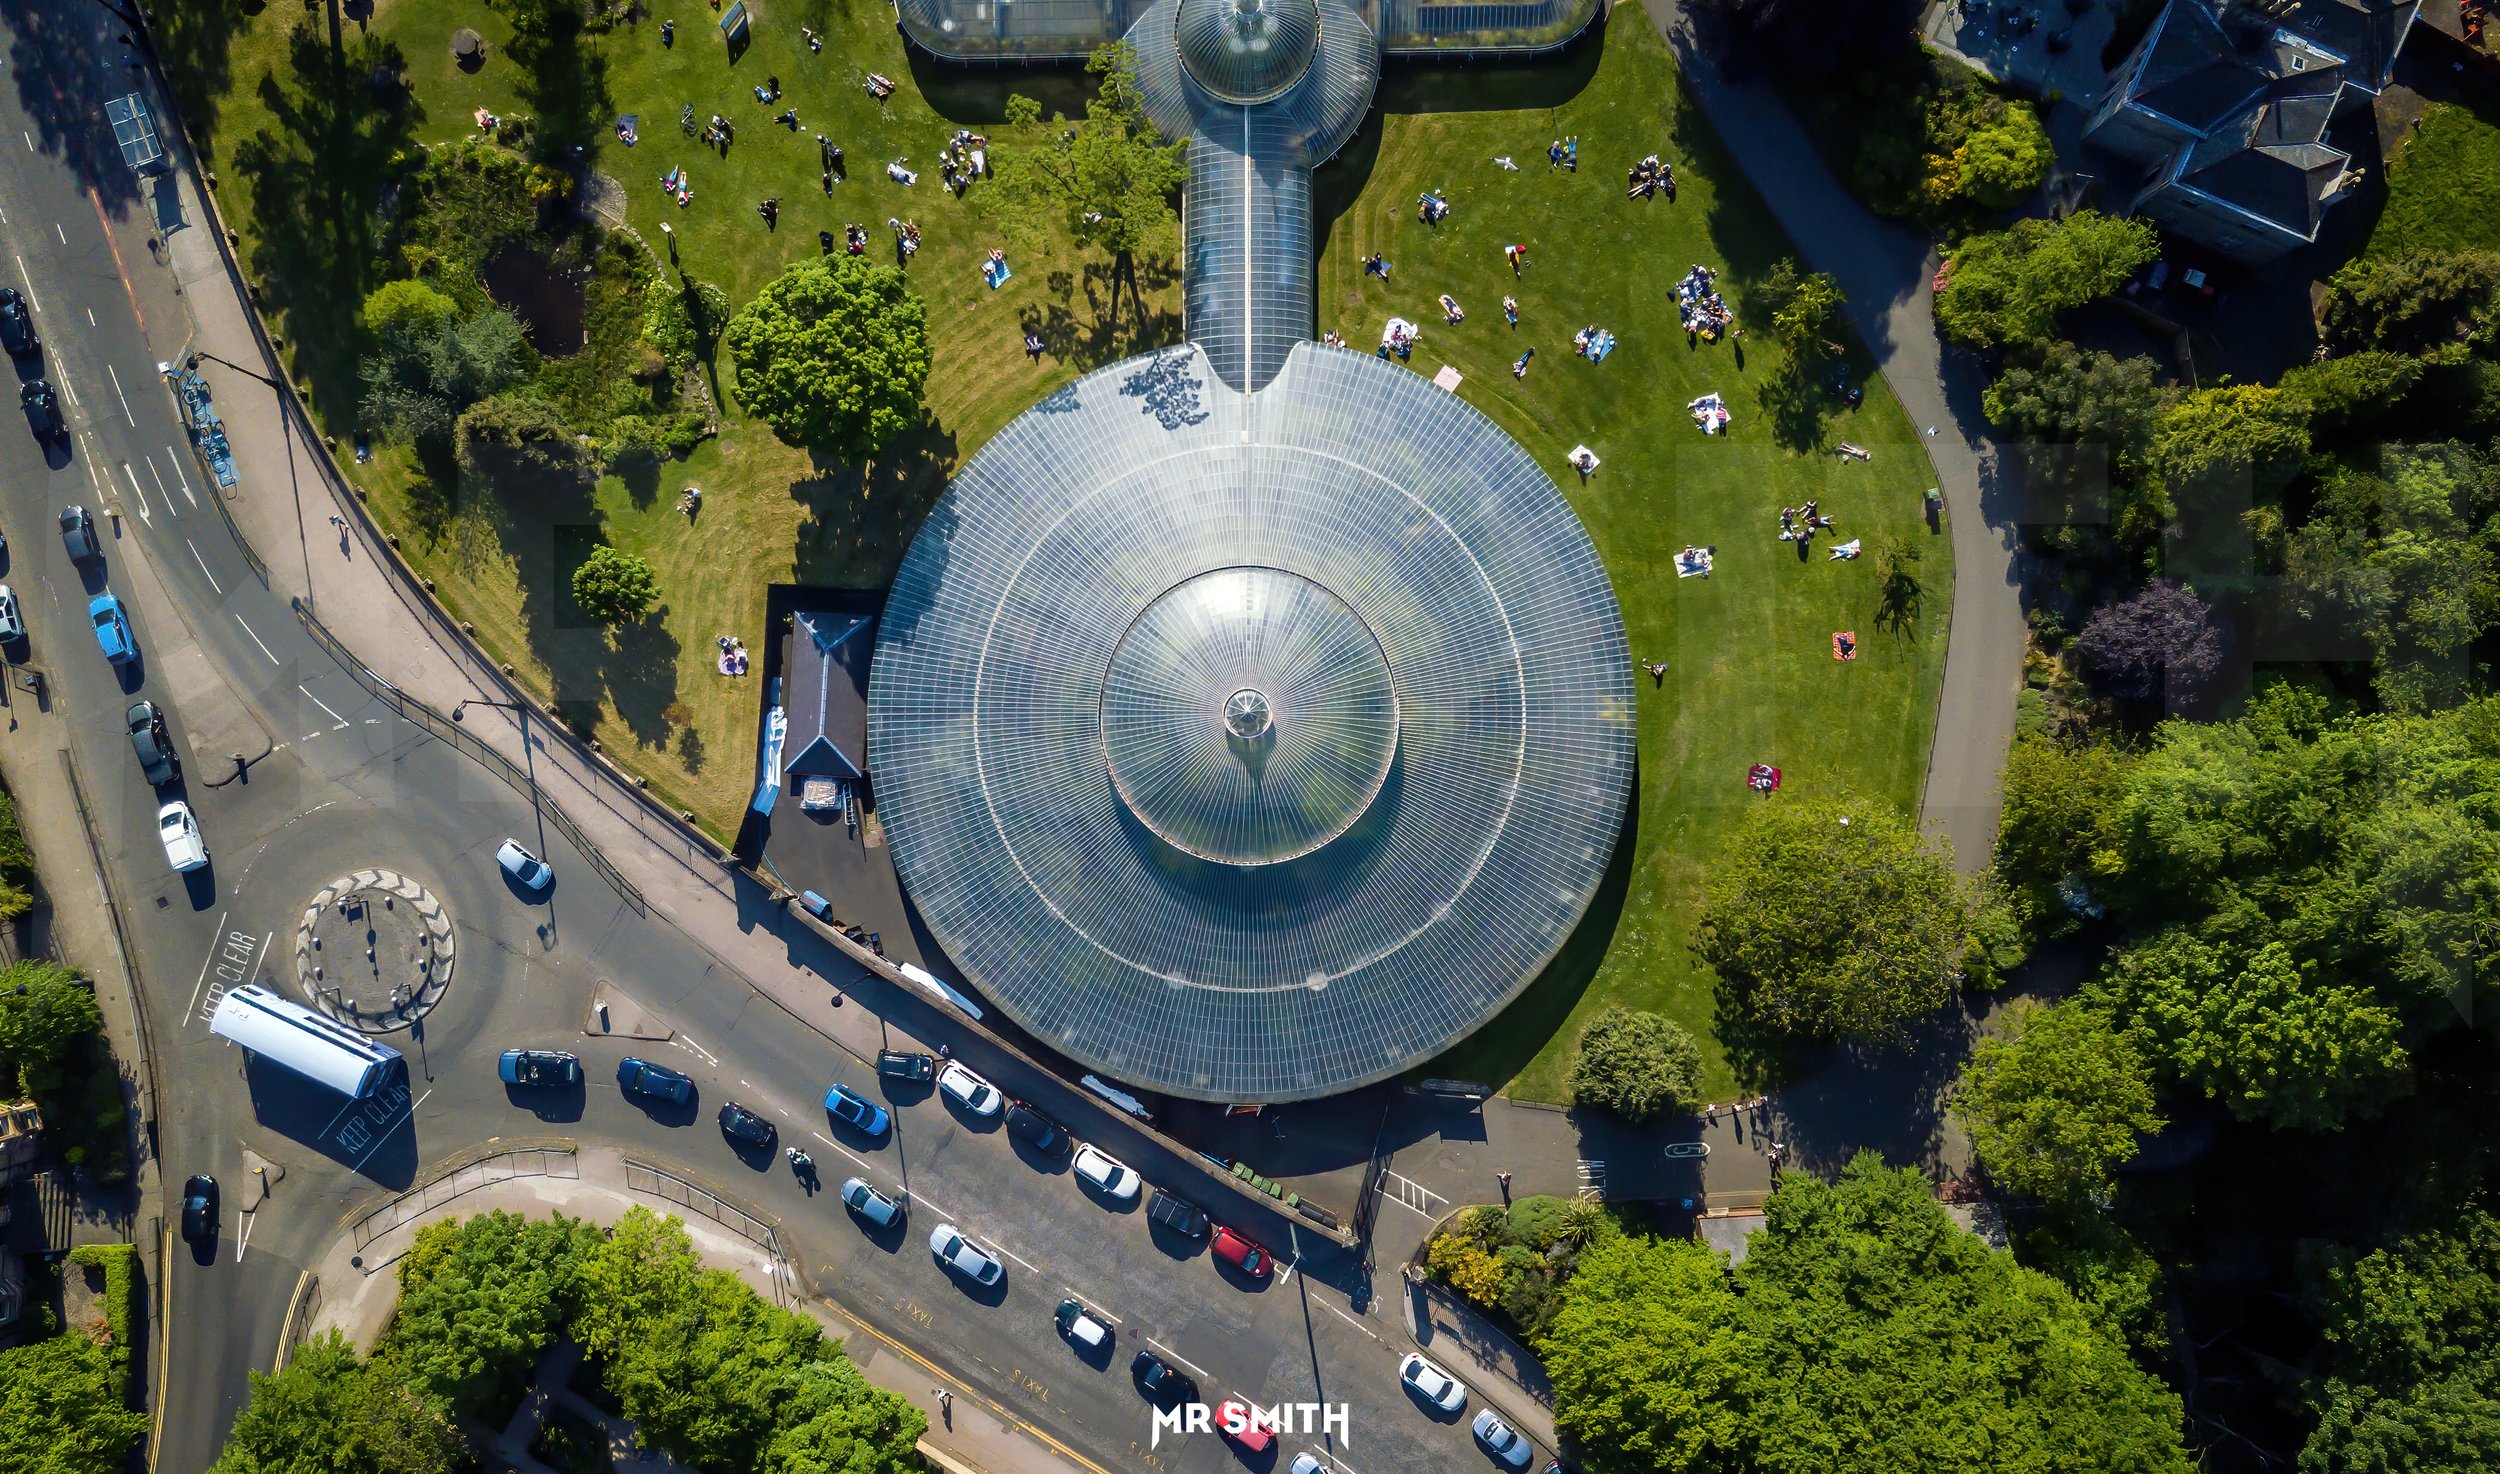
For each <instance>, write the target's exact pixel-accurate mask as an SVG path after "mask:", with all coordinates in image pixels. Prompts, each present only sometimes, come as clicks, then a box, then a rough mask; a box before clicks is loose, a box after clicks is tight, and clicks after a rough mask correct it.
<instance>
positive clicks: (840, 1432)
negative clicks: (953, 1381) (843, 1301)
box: [757, 1360, 929, 1474]
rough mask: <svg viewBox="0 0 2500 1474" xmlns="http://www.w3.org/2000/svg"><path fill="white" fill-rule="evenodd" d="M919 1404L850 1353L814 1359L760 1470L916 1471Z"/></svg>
mask: <svg viewBox="0 0 2500 1474" xmlns="http://www.w3.org/2000/svg"><path fill="white" fill-rule="evenodd" d="M927 1431H929V1420H928V1419H927V1418H925V1417H923V1416H921V1412H920V1409H918V1408H916V1407H913V1406H912V1405H911V1404H910V1403H908V1402H905V1401H904V1400H903V1399H902V1398H900V1397H898V1396H896V1395H895V1394H893V1393H891V1392H887V1391H884V1390H883V1389H881V1388H876V1387H871V1386H869V1385H868V1381H867V1379H866V1378H864V1377H862V1376H861V1375H860V1374H859V1371H858V1369H857V1368H855V1367H853V1366H852V1365H851V1364H850V1363H849V1362H848V1361H844V1360H825V1361H818V1362H812V1363H810V1364H809V1365H808V1366H807V1367H806V1368H805V1369H804V1370H802V1371H801V1372H800V1373H799V1374H798V1376H797V1378H796V1379H795V1384H794V1385H793V1386H792V1388H791V1389H790V1393H789V1397H788V1400H787V1402H786V1403H785V1404H784V1405H783V1407H782V1409H781V1420H780V1425H779V1426H778V1427H777V1428H775V1429H774V1430H773V1434H772V1437H771V1438H770V1439H769V1440H768V1441H767V1442H766V1443H765V1445H764V1457H763V1462H762V1463H761V1464H759V1465H758V1466H757V1468H758V1471H759V1474H916V1471H918V1470H919V1469H920V1468H921V1467H922V1463H921V1459H920V1454H919V1451H918V1450H919V1443H920V1435H921V1434H923V1433H926V1432H927Z"/></svg>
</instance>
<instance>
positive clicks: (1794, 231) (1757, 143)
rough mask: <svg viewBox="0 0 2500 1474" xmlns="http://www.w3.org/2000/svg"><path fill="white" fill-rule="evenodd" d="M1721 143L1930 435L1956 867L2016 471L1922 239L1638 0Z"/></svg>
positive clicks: (1753, 89) (2000, 635) (1987, 699)
mask: <svg viewBox="0 0 2500 1474" xmlns="http://www.w3.org/2000/svg"><path fill="white" fill-rule="evenodd" d="M1644 4H1645V8H1646V9H1647V10H1648V12H1649V16H1650V19H1651V20H1653V21H1655V22H1656V23H1657V26H1658V29H1659V31H1660V32H1661V33H1662V34H1663V35H1664V36H1665V37H1666V39H1667V45H1668V46H1669V47H1670V48H1671V49H1672V50H1673V51H1674V52H1675V59H1676V66H1677V68H1678V70H1680V71H1681V72H1682V74H1683V77H1684V83H1685V85H1686V86H1687V87H1689V88H1691V89H1692V93H1693V96H1694V98H1695V99H1696V100H1697V101H1699V102H1700V104H1701V108H1702V111H1703V112H1704V113H1706V114H1708V115H1709V119H1710V123H1711V126H1712V127H1713V128H1715V129H1716V130H1717V131H1718V135H1719V138H1720V141H1721V142H1722V143H1724V144H1725V145H1726V147H1727V150H1728V152H1729V153H1730V154H1732V155H1734V156H1735V159H1736V161H1737V163H1738V164H1739V165H1741V166H1742V167H1743V170H1744V173H1745V177H1746V178H1747V179H1748V180H1749V181H1751V183H1752V184H1753V187H1754V189H1755V190H1756V191H1757V192H1759V193H1760V194H1761V196H1762V198H1763V199H1764V201H1765V202H1766V203H1768V204H1769V205H1770V207H1771V213H1772V214H1773V215H1775V216H1777V217H1778V219H1779V222H1780V224H1781V225H1782V226H1783V227H1785V228H1786V229H1787V231H1788V234H1789V236H1790V238H1791V239H1793V240H1795V241H1796V243H1797V248H1798V250H1799V251H1800V252H1802V253H1803V255H1804V257H1805V261H1806V264H1807V265H1808V266H1809V267H1811V268H1812V269H1814V270H1816V271H1822V272H1828V273H1830V274H1831V276H1833V277H1834V278H1835V279H1837V280H1838V281H1839V283H1840V288H1841V290H1842V291H1843V292H1844V293H1846V294H1847V295H1848V298H1849V302H1850V306H1851V311H1852V315H1853V316H1854V318H1855V319H1856V324H1857V329H1858V334H1859V336H1860V337H1862V338H1864V339H1865V341H1866V346H1867V348H1868V350H1869V351H1870V352H1872V353H1873V354H1874V355H1875V362H1876V366H1877V367H1878V368H1880V369H1881V370H1882V371H1883V375H1884V380H1885V382H1887V383H1889V384H1890V385H1891V386H1892V392H1893V394H1894V395H1895V396H1896V397H1897V398H1899V399H1900V401H1901V407H1902V408H1903V409H1905V410H1907V411H1908V412H1909V415H1910V418H1911V419H1912V420H1913V421H1915V422H1916V423H1917V424H1918V425H1920V426H1921V427H1923V428H1925V429H1927V431H1928V436H1929V438H1928V441H1927V453H1928V457H1929V459H1930V460H1932V461H1933V462H1934V465H1935V473H1936V480H1937V484H1938V485H1940V486H1942V487H1943V488H1944V496H1945V506H1946V511H1947V519H1948V521H1949V523H1950V526H1951V529H1952V536H1953V567H1954V580H1953V626H1952V637H1951V643H1950V645H1949V646H1948V648H1947V650H1946V654H1945V666H1944V692H1943V695H1942V697H1941V698H1940V699H1939V701H1938V702H1937V710H1936V737H1935V743H1934V745H1933V746H1932V747H1931V748H1930V749H1929V751H1928V757H1927V787H1926V794H1925V797H1924V799H1923V800H1922V802H1921V805H1920V822H1921V823H1922V824H1923V825H1924V826H1925V827H1926V828H1927V830H1928V831H1929V832H1930V833H1934V834H1941V835H1943V836H1945V837H1946V838H1948V839H1950V840H1951V841H1952V842H1953V854H1954V861H1955V864H1956V865H1957V867H1958V868H1959V869H1960V870H1962V871H1963V873H1965V874H1969V873H1973V872H1976V871H1978V870H1979V869H1981V868H1982V867H1984V866H1985V865H1986V864H1987V863H1988V860H1989V856H1990V854H1991V852H1992V851H1993V850H1994V848H1995V845H1996V828H1997V810H1998V806H1999V801H2000V799H2001V796H2002V791H2001V786H2000V785H2001V781H2002V779H2003V777H2004V771H2005V757H2006V751H2007V749H2008V747H2009V746H2010V745H2011V744H2012V742H2013V738H2014V698H2015V694H2016V693H2017V692H2018V691H2019V690H2020V689H2021V686H2022V672H2023V636H2024V625H2023V609H2022V600H2021V597H2020V593H2019V586H2018V584H2017V583H2016V575H2015V521H2016V519H2017V517H2018V515H2019V514H2018V513H2017V511H2016V507H2017V505H2018V500H2019V493H2020V472H2019V470H2018V468H2016V467H2015V466H2014V465H2013V464H2012V463H2011V459H2010V457H2008V456H2007V455H2006V454H2005V453H2004V448H2003V447H2002V446H2000V445H1998V444H1997V442H1996V441H1995V440H1994V439H1993V438H1991V434H1990V431H1989V427H1988V421H1987V415H1986V413H1985V411H1984V410H1982V409H1981V407H1980V402H1979V397H1980V392H1981V391H1982V390H1983V389H1985V388H1986V387H1987V376H1986V375H1985V374H1984V373H1982V372H1981V371H1980V369H1979V367H1978V365H1977V364H1976V363H1974V362H1972V361H1971V360H1970V359H1969V358H1968V357H1967V356H1962V355H1955V356H1953V357H1947V356H1946V355H1945V354H1944V352H1943V349H1942V345H1941V344H1939V343H1938V342H1937V340H1936V330H1935V319H1934V316H1933V315H1932V303H1933V300H1934V293H1933V291H1932V290H1931V283H1932V280H1933V278H1934V275H1935V268H1936V262H1935V260H1934V257H1933V254H1932V252H1931V251H1930V249H1929V246H1928V243H1927V241H1926V240H1925V239H1924V238H1923V237H1921V236H1919V235H1917V234H1915V233H1913V232H1911V231H1908V230H1905V229H1903V228H1901V227H1900V226H1897V225H1894V224H1891V223H1889V222H1887V221H1883V220H1878V219H1876V218H1875V217H1874V216H1873V215H1871V214H1869V213H1867V211H1866V209H1865V208H1864V207H1863V206H1861V205H1859V204H1858V202H1857V201H1856V200H1854V199H1852V198H1850V197H1849V194H1848V192H1847V191H1846V190H1843V189H1842V188H1841V187H1840V182H1839V181H1838V180H1837V179H1835V178H1833V177H1832V173H1831V171H1830V170H1829V169H1828V168H1826V167H1824V164H1823V160H1822V156H1821V155H1820V154H1819V153H1817V152H1816V150H1815V147H1814V145H1813V143H1812V142H1811V141H1810V140H1809V139H1808V138H1807V137H1806V133H1805V130H1804V128H1802V127H1801V126H1799V124H1798V122H1797V119H1796V117H1795V116H1794V115H1793V114H1791V113H1790V112H1789V110H1788V105H1787V104H1786V103H1785V102H1784V101H1782V100H1781V98H1780V96H1779V94H1778V93H1776V92H1774V91H1772V90H1771V89H1770V88H1769V87H1767V86H1764V85H1762V84H1761V83H1758V82H1745V81H1738V80H1732V79H1730V78H1729V77H1727V76H1726V75H1724V74H1723V73H1722V72H1721V71H1720V69H1719V65H1718V62H1717V61H1716V59H1715V58H1713V57H1711V56H1710V55H1708V54H1707V53H1705V52H1704V51H1703V50H1702V49H1701V48H1700V47H1699V46H1698V45H1697V44H1696V43H1695V40H1694V36H1693V32H1692V27H1691V24H1690V22H1689V21H1688V20H1687V19H1686V17H1685V15H1684V13H1683V9H1682V6H1681V5H1680V3H1679V0H1644Z"/></svg>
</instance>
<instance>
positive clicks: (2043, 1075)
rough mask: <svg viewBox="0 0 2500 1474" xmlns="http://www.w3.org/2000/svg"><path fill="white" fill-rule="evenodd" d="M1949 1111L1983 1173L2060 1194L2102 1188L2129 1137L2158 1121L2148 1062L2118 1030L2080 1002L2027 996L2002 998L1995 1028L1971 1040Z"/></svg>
mask: <svg viewBox="0 0 2500 1474" xmlns="http://www.w3.org/2000/svg"><path fill="white" fill-rule="evenodd" d="M1953 1115H1954V1118H1955V1119H1956V1120H1958V1121H1959V1122H1961V1124H1962V1128H1963V1129H1964V1130H1965V1131H1967V1132H1969V1133H1970V1141H1971V1150H1972V1152H1973V1153H1974V1154H1976V1155H1977V1156H1978V1158H1979V1161H1980V1164H1981V1165H1982V1166H1984V1167H1986V1168H1987V1169H1988V1175H1989V1176H1990V1177H1992V1178H1994V1179H1995V1180H1996V1181H1997V1182H1999V1183H2001V1184H2003V1185H2004V1186H2005V1187H2007V1188H2010V1189H2012V1190H2013V1191H2015V1192H2018V1193H2024V1194H2028V1195H2029V1196H2032V1197H2036V1198H2046V1199H2049V1200H2051V1201H2060V1202H2075V1201H2081V1200H2086V1199H2093V1198H2099V1197H2101V1196H2103V1195H2105V1194H2106V1193H2107V1192H2108V1191H2109V1189H2110V1172H2111V1170H2112V1169H2113V1168H2115V1167H2117V1166H2119V1165H2120V1164H2121V1163H2123V1162H2125V1161H2127V1160H2128V1159H2129V1158H2131V1157H2133V1156H2134V1155H2135V1148H2136V1138H2137V1137H2138V1136H2139V1135H2147V1134H2150V1133H2152V1132H2156V1131H2159V1130H2161V1128H2162V1126H2163V1125H2164V1124H2165V1123H2164V1122H2163V1120H2162V1117H2161V1114H2160V1112H2158V1111H2157V1110H2155V1109H2154V1106H2153V1072H2152V1069H2151V1067H2150V1066H2149V1065H2147V1064H2146V1063H2145V1060H2144V1056H2143V1053H2142V1052H2141V1051H2140V1050H2139V1049H2137V1047H2136V1043H2135V1041H2134V1040H2133V1039H2132V1038H2130V1037H2129V1036H2128V1035H2127V1033H2126V1032H2125V1031H2123V1030H2121V1029H2118V1028H2115V1027H2113V1026H2112V1025H2111V1023H2110V1020H2109V1019H2108V1018H2107V1017H2106V1016H2105V1015H2102V1014H2099V1013H2096V1012H2094V1011H2093V1010H2092V1009H2090V1008H2088V1007H2086V1006H2084V1005H2082V1004H2079V1003H2074V1002H2067V1003H2060V1004H2058V1005H2056V1006H2054V1007H2042V1006H2041V1005H2039V1004H2037V1003H2035V1002H2032V1001H2030V1000H2028V999H2025V1000H2018V1001H2016V1002H2014V1003H2012V1004H2009V1005H2008V1006H2007V1008H2006V1016H2005V1026H2004V1032H2003V1033H2001V1034H1997V1035H1993V1036H1991V1037H1989V1038H1986V1039H1982V1040H1981V1041H1980V1042H1979V1047H1978V1049H1977V1050H1976V1051H1975V1052H1974V1053H1973V1055H1972V1057H1971V1062H1970V1064H1969V1065H1968V1066H1967V1067H1966V1068H1964V1070H1963V1071H1962V1082H1961V1088H1960V1089H1958V1090H1956V1091H1955V1092H1954V1096H1953Z"/></svg>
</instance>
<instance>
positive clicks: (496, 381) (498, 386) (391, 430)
mask: <svg viewBox="0 0 2500 1474" xmlns="http://www.w3.org/2000/svg"><path fill="white" fill-rule="evenodd" d="M393 285H394V286H401V285H405V286H416V284H415V283H413V282H411V283H394V284H393ZM390 291H391V287H384V288H382V289H381V291H378V292H376V293H375V294H374V297H376V298H379V297H381V296H382V295H383V293H386V292H390ZM417 292H418V293H429V294H432V295H434V296H436V297H438V298H439V297H440V294H439V293H432V292H431V289H430V288H425V287H418V288H417ZM441 300H448V299H441ZM372 305H373V299H371V298H368V299H367V306H368V308H370V307H371V306H372ZM383 322H384V323H385V324H387V325H388V331H380V330H377V332H376V335H375V336H376V339H377V342H376V344H375V348H374V351H373V352H372V353H370V354H367V355H366V356H365V360H364V363H363V366H362V375H363V380H364V386H365V394H364V402H363V404H362V406H361V408H360V411H359V413H360V415H361V416H362V418H363V420H364V422H365V424H367V425H368V426H370V427H372V428H373V429H374V430H376V431H378V432H380V433H382V434H385V435H395V436H398V437H400V438H401V439H405V440H434V441H439V440H440V439H441V438H442V437H443V436H445V435H448V434H450V433H451V431H452V424H453V421H455V420H457V419H458V418H459V416H460V414H461V412H462V411H463V410H465V409H467V408H468V407H469V406H471V405H473V404H475V403H477V402H478V401H479V400H481V399H485V398H487V397H488V396H490V395H495V394H500V393H502V392H503V391H504V390H506V389H508V388H510V387H511V386H513V385H514V384H517V383H519V382H520V381H521V379H522V378H523V377H524V376H526V375H527V374H528V373H529V372H530V370H531V369H532V368H533V367H535V366H536V364H537V360H538V355H537V353H536V352H535V351H534V350H533V349H531V347H530V345H529V332H528V330H527V329H526V328H524V327H522V326H521V320H520V319H519V318H517V317H515V316H513V315H512V314H511V313H510V312H507V311H505V310H504V309H502V308H500V307H490V308H487V309H486V310H484V311H482V312H478V313H474V314H472V315H470V316H468V317H465V318H448V319H447V318H444V317H443V316H442V315H441V314H440V313H438V312H436V311H435V310H434V308H433V306H432V305H431V304H430V303H428V302H426V300H425V298H424V297H422V296H419V295H417V294H416V293H405V294H398V295H395V296H393V297H391V298H390V299H389V300H388V301H386V302H384V304H383ZM427 324H431V325H432V326H431V328H430V329H427V327H426V325H427Z"/></svg>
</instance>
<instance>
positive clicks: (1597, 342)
mask: <svg viewBox="0 0 2500 1474" xmlns="http://www.w3.org/2000/svg"><path fill="white" fill-rule="evenodd" d="M1578 341H1579V343H1580V348H1581V351H1582V352H1584V353H1586V354H1587V355H1588V360H1589V362H1591V363H1598V362H1601V361H1603V360H1604V359H1605V357H1606V355H1607V354H1609V353H1612V352H1614V351H1615V335H1614V334H1612V333H1610V332H1608V331H1606V330H1605V329H1604V328H1599V329H1598V330H1597V331H1596V332H1593V333H1590V334H1588V335H1586V336H1585V337H1583V338H1581V339H1579V340H1578Z"/></svg>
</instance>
